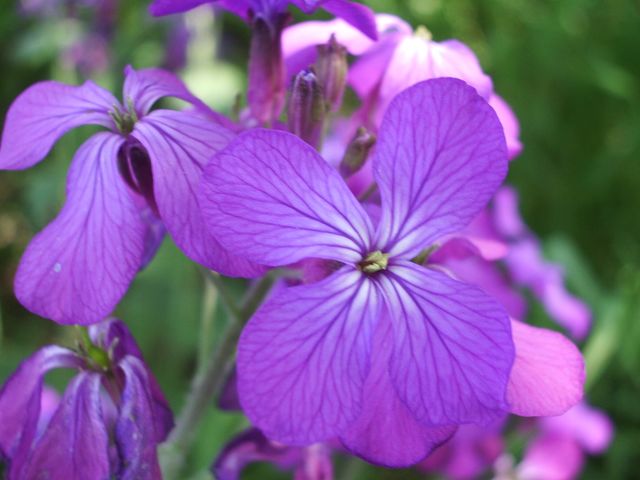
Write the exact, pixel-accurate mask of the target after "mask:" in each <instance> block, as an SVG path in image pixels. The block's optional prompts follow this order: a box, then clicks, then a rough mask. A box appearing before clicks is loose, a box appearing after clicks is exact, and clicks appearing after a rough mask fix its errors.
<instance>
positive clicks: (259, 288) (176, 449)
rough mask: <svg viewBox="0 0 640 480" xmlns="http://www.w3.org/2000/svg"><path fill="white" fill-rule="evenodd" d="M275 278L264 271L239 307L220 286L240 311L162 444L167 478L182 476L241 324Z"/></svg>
mask: <svg viewBox="0 0 640 480" xmlns="http://www.w3.org/2000/svg"><path fill="white" fill-rule="evenodd" d="M214 277H216V275H215V274H212V275H211V278H214ZM275 279H276V277H275V276H274V275H273V274H267V275H265V276H264V277H263V278H262V279H261V280H260V281H259V282H258V283H256V284H255V285H254V287H253V288H252V289H251V290H250V291H249V292H248V294H247V296H246V298H245V300H244V302H243V303H242V307H240V308H238V307H237V306H235V304H234V303H233V302H232V301H231V299H230V297H228V296H227V294H226V291H225V290H223V291H220V290H219V293H220V298H221V299H224V302H225V306H226V307H227V308H228V310H229V312H230V313H231V312H237V313H235V314H231V315H230V318H231V321H230V323H229V326H228V327H227V330H226V331H225V332H224V335H223V337H222V338H221V340H220V342H219V344H218V348H217V349H216V350H215V351H214V352H213V353H212V354H211V355H210V356H209V358H208V360H207V361H206V362H205V363H204V364H203V365H202V366H201V368H199V369H198V372H197V373H196V375H195V377H194V379H193V383H192V387H191V392H190V394H189V396H188V397H187V401H186V404H185V406H184V408H183V410H182V412H181V413H180V416H179V417H178V419H177V421H176V426H175V428H174V429H173V431H172V432H171V434H170V435H169V438H168V440H167V442H166V443H165V445H163V447H162V456H163V458H162V469H163V473H164V478H165V479H166V480H173V479H177V478H180V474H181V473H182V470H183V468H184V465H185V461H186V458H187V453H188V451H189V449H190V447H191V445H192V443H193V441H194V439H195V435H196V431H197V427H198V424H199V423H200V420H201V419H202V417H203V416H204V415H205V413H206V412H207V409H208V408H209V406H210V405H211V402H212V401H213V398H214V397H215V396H216V395H217V394H218V393H219V392H220V390H221V389H222V387H223V385H224V381H225V379H226V378H227V376H228V374H229V372H230V370H231V369H232V368H233V364H234V361H235V359H234V354H235V350H236V343H237V342H238V339H239V338H240V333H241V332H242V328H243V327H244V325H245V323H246V322H247V320H249V318H250V317H251V315H253V313H254V312H255V311H256V309H257V308H258V306H259V305H260V303H261V302H262V300H263V299H264V297H265V296H266V294H267V293H268V292H269V290H270V289H271V286H272V285H273V282H274V281H275ZM217 280H218V281H216V280H214V283H215V284H216V286H218V287H219V288H220V289H225V288H226V286H225V285H224V283H223V282H222V280H221V279H220V277H217ZM223 292H225V293H223Z"/></svg>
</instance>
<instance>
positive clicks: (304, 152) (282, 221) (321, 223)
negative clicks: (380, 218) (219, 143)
mask: <svg viewBox="0 0 640 480" xmlns="http://www.w3.org/2000/svg"><path fill="white" fill-rule="evenodd" d="M201 195H202V196H201V205H202V207H203V211H204V217H205V220H206V221H207V224H208V226H209V230H210V231H211V233H212V234H213V235H215V236H216V237H217V239H218V240H219V241H220V243H222V244H223V245H224V246H225V247H227V248H228V249H229V250H230V251H232V252H234V253H235V254H237V255H240V256H246V257H247V258H249V259H251V260H254V261H256V262H260V263H263V264H265V265H270V266H281V265H288V264H291V263H294V262H297V261H299V260H302V259H304V258H312V257H314V258H326V259H332V260H338V261H342V262H345V263H347V262H349V263H355V262H358V261H360V260H361V259H362V256H363V255H365V254H366V253H367V252H368V248H369V244H370V235H371V230H372V226H371V221H370V220H369V218H368V217H367V215H366V213H365V212H364V210H363V209H362V207H361V206H360V204H359V203H358V201H357V200H356V199H355V197H354V196H353V194H352V193H351V192H350V191H349V190H348V188H347V186H346V185H345V183H344V181H343V180H342V178H340V175H339V174H338V173H337V172H336V171H335V169H333V168H331V167H330V166H329V165H328V164H327V163H326V162H325V161H324V160H323V159H322V157H320V156H319V155H318V153H317V152H316V151H315V150H314V149H313V148H312V147H310V146H309V145H308V144H307V143H305V142H303V141H302V140H300V139H299V138H298V137H296V136H294V135H292V134H290V133H286V132H277V131H272V130H262V129H256V130H251V131H249V132H246V133H244V134H241V135H239V136H238V137H237V138H236V139H235V140H233V141H232V142H231V143H230V144H229V146H228V147H227V148H226V149H224V150H223V151H221V152H220V153H218V154H217V155H216V156H214V157H213V159H212V160H211V162H210V163H209V165H207V167H206V169H205V173H204V180H203V185H202V191H201Z"/></svg>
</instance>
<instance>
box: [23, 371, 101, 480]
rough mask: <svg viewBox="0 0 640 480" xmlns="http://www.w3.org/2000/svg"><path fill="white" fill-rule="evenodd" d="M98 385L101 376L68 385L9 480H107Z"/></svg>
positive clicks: (91, 375)
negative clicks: (55, 408)
mask: <svg viewBox="0 0 640 480" xmlns="http://www.w3.org/2000/svg"><path fill="white" fill-rule="evenodd" d="M100 383H101V376H100V374H98V373H89V372H82V373H80V374H78V376H76V377H75V378H74V379H73V380H72V381H71V383H70V384H69V386H68V387H67V390H66V391H65V394H64V396H63V398H62V401H61V402H60V406H59V407H58V410H57V411H56V413H55V414H54V416H53V418H52V419H51V422H50V423H49V426H48V427H47V429H46V430H45V432H44V433H43V435H42V437H41V438H40V439H39V440H38V442H37V443H36V445H35V447H34V449H33V450H32V452H31V454H30V455H29V459H28V461H27V462H25V463H24V464H23V465H21V470H20V473H19V474H18V473H16V474H15V476H13V477H12V478H20V479H29V478H43V475H46V474H49V475H52V476H51V477H50V478H61V479H62V478H64V479H65V480H84V479H87V478H95V479H107V478H110V475H109V474H110V468H109V456H108V445H109V436H108V433H107V430H106V428H105V425H104V421H103V418H102V407H101V397H100V395H101V394H100ZM13 468H14V465H12V469H13ZM53 472H55V477H54V476H53V475H54V473H53ZM12 474H13V472H12ZM45 478H46V477H45Z"/></svg>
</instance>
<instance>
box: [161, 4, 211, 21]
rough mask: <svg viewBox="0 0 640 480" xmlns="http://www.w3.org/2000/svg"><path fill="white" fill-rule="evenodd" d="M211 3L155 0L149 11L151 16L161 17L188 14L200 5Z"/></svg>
mask: <svg viewBox="0 0 640 480" xmlns="http://www.w3.org/2000/svg"><path fill="white" fill-rule="evenodd" d="M211 2H212V0H154V2H153V3H152V4H151V5H149V11H150V12H151V15H155V16H156V17H160V16H162V15H171V14H173V13H182V12H187V11H189V10H191V9H193V8H196V7H198V6H200V5H203V4H205V3H211Z"/></svg>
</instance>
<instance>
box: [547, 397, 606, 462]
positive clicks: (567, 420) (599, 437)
mask: <svg viewBox="0 0 640 480" xmlns="http://www.w3.org/2000/svg"><path fill="white" fill-rule="evenodd" d="M540 422H541V424H542V429H543V430H544V431H545V432H549V433H554V434H557V435H563V436H566V437H570V438H574V439H575V440H576V441H577V442H578V443H579V444H580V446H581V447H582V448H583V449H585V450H586V451H587V452H589V453H591V454H598V453H602V452H604V451H605V450H606V449H607V447H608V446H609V444H610V443H611V439H612V438H613V422H612V421H611V419H610V418H609V417H608V416H607V415H606V413H604V412H603V411H601V410H598V409H595V408H593V407H590V406H589V405H587V404H586V403H585V402H581V403H579V404H577V405H576V406H575V407H572V408H571V409H569V411H567V412H566V413H565V414H564V415H560V416H556V417H545V418H541V419H540Z"/></svg>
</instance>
